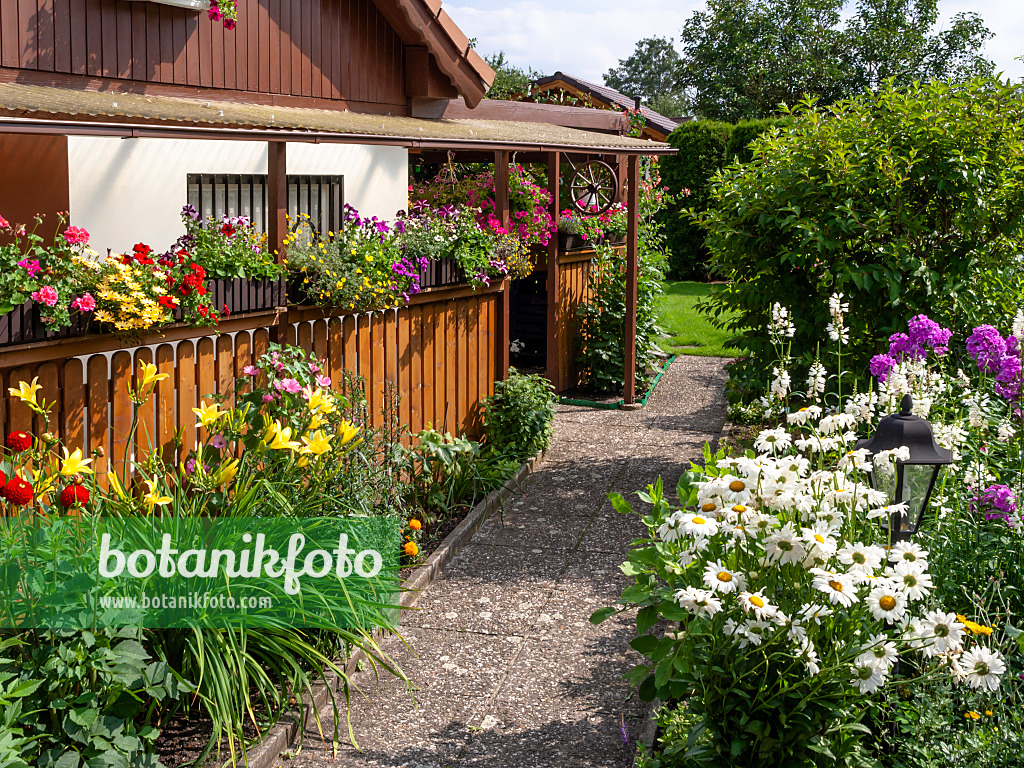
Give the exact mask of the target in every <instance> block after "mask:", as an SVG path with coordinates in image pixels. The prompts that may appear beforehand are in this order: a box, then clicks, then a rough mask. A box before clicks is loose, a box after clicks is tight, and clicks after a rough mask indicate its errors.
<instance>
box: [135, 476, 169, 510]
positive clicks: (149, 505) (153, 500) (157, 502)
mask: <svg viewBox="0 0 1024 768" xmlns="http://www.w3.org/2000/svg"><path fill="white" fill-rule="evenodd" d="M146 485H147V486H149V493H147V494H146V495H145V496H143V497H142V503H143V504H145V505H146V514H152V513H153V507H163V506H165V505H167V504H170V503H171V502H172V501H174V499H172V498H171V497H170V496H160V495H159V494H158V493H157V491H156V490H154V488H153V481H152V480H147V481H146Z"/></svg>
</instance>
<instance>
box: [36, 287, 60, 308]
mask: <svg viewBox="0 0 1024 768" xmlns="http://www.w3.org/2000/svg"><path fill="white" fill-rule="evenodd" d="M58 298H59V296H58V295H57V291H55V290H54V289H53V287H52V286H49V285H44V286H43V287H42V288H40V289H39V290H38V291H35V292H33V294H32V301H38V302H41V303H42V304H45V305H46V306H48V307H52V306H53V305H54V304H56V303H57V299H58Z"/></svg>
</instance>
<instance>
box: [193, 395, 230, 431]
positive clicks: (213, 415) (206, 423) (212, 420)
mask: <svg viewBox="0 0 1024 768" xmlns="http://www.w3.org/2000/svg"><path fill="white" fill-rule="evenodd" d="M192 413H194V414H195V415H196V416H198V417H199V421H197V422H196V426H197V427H206V428H207V429H209V428H210V427H212V426H214V425H215V424H216V423H217V422H218V421H220V417H221V416H223V415H224V411H222V410H221V409H220V406H218V405H217V404H216V403H213V404H211V405H207V404H206V401H205V400H202V401H200V403H199V408H193V409H192Z"/></svg>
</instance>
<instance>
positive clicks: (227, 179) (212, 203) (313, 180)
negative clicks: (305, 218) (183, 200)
mask: <svg viewBox="0 0 1024 768" xmlns="http://www.w3.org/2000/svg"><path fill="white" fill-rule="evenodd" d="M344 192H345V177H344V176H289V177H288V215H289V216H291V217H292V218H295V217H296V216H298V215H299V214H301V213H306V214H309V217H310V219H311V223H312V225H313V228H314V229H316V230H318V231H320V232H338V231H339V230H341V229H342V226H343V221H344V220H343V218H342V217H343V208H344V204H345V195H344ZM188 202H189V205H191V206H192V207H193V208H195V209H196V210H197V211H199V214H200V215H201V216H202V217H203V218H204V219H205V218H206V217H207V216H213V217H214V218H217V219H219V218H220V217H221V216H225V215H227V216H248V217H249V219H250V221H252V222H253V223H254V224H255V225H256V227H257V229H259V230H260V231H262V232H266V231H267V216H266V212H267V177H266V176H265V175H263V174H210V173H190V174H189V175H188Z"/></svg>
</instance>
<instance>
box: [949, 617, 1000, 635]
mask: <svg viewBox="0 0 1024 768" xmlns="http://www.w3.org/2000/svg"><path fill="white" fill-rule="evenodd" d="M956 620H957V621H959V622H960V623H961V624H963V625H964V626H965V627H967V629H969V630H970V631H971V632H972V633H974V634H975V635H991V634H992V627H986V626H984V625H983V624H976V623H975V622H973V621H971V620H970V619H967V618H964V615H963V614H961V613H958V614H957V615H956Z"/></svg>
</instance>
